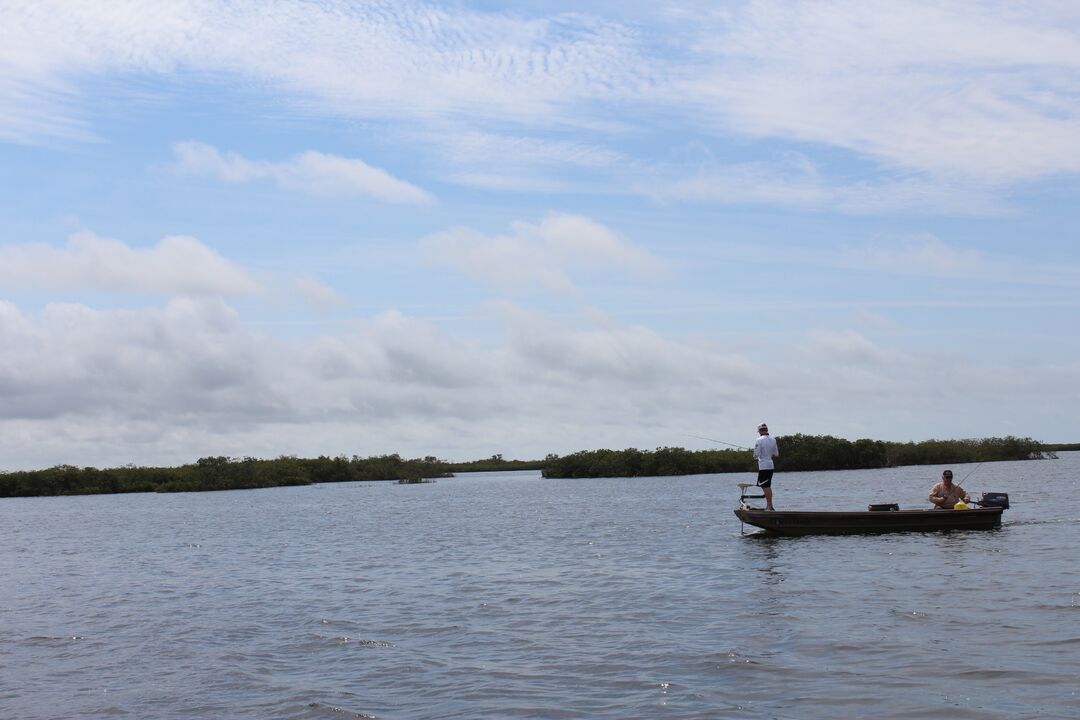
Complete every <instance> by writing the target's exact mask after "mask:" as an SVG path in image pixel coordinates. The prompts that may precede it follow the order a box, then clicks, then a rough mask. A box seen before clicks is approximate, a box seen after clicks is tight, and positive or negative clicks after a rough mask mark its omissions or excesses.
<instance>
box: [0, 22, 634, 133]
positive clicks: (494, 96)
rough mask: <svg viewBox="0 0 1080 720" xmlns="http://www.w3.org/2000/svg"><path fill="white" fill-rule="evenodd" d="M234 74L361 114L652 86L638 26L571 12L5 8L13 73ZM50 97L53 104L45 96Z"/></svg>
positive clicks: (522, 104) (501, 104) (513, 108)
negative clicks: (545, 14) (544, 14)
mask: <svg viewBox="0 0 1080 720" xmlns="http://www.w3.org/2000/svg"><path fill="white" fill-rule="evenodd" d="M181 71H193V72H197V73H208V74H220V73H226V74H230V75H233V76H236V77H240V78H245V79H247V78H254V79H256V80H257V81H259V82H264V83H272V84H273V85H275V86H276V87H277V88H279V89H282V90H285V91H287V92H289V93H291V94H293V96H294V98H304V99H307V100H308V101H309V102H310V101H313V102H314V103H316V104H318V105H320V106H322V107H323V108H325V109H327V110H330V111H332V112H337V113H345V114H348V115H351V116H354V117H403V116H404V117H410V118H425V117H431V116H432V115H440V114H459V113H464V114H469V115H475V116H483V117H488V118H492V119H507V118H510V119H515V120H518V121H521V120H525V119H526V118H533V119H535V120H536V121H544V120H550V119H551V118H553V117H560V116H563V117H566V118H572V117H574V113H573V112H569V108H570V107H571V106H572V105H573V104H575V103H580V102H582V101H594V100H596V99H599V98H619V97H632V96H634V95H636V94H639V93H640V92H642V91H643V90H645V89H647V87H648V86H649V85H650V84H651V83H652V78H653V73H652V71H651V68H650V63H649V62H647V60H646V59H645V58H643V57H642V56H640V55H639V53H638V48H637V47H636V41H635V33H634V31H633V30H631V29H629V28H628V27H627V26H625V25H623V24H620V23H614V22H607V21H604V20H601V19H597V18H595V17H587V16H585V15H578V14H566V15H559V16H555V17H549V18H537V19H529V18H525V17H522V16H519V15H516V14H515V15H509V14H507V15H500V14H495V13H480V12H473V11H468V10H462V9H460V8H459V9H456V10H451V9H444V8H440V7H437V6H433V5H431V4H428V3H423V2H408V1H405V0H403V1H401V2H371V3H362V4H355V3H354V4H341V3H322V4H320V3H301V2H278V3H273V4H267V3H263V2H256V1H254V0H248V1H246V2H245V1H244V0H241V1H240V2H235V3H230V4H228V5H221V4H219V3H213V2H199V1H197V0H189V1H187V2H173V1H172V0H168V1H166V0H158V1H157V2H154V1H143V2H133V1H131V0H129V1H128V2H115V3H109V4H108V5H101V4H93V3H90V4H72V3H64V2H48V1H46V0H42V1H41V2H36V3H34V4H33V5H32V6H23V7H12V8H9V9H7V10H6V11H2V12H0V72H3V74H5V75H9V76H13V77H15V78H17V79H20V81H23V80H26V81H27V84H25V85H24V86H23V87H24V88H26V89H27V90H28V91H29V89H30V88H32V87H33V85H32V84H30V83H29V80H30V79H33V80H35V81H37V82H38V83H39V84H40V83H41V81H47V82H46V84H45V86H46V87H48V86H49V85H50V84H51V85H60V84H61V83H62V82H64V81H65V80H69V79H73V78H78V77H86V76H88V75H96V74H105V73H158V74H164V73H176V72H181ZM39 99H40V100H41V102H42V103H45V102H47V101H48V98H47V97H45V96H44V95H43V96H41V97H40V98H39Z"/></svg>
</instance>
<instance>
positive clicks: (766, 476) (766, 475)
mask: <svg viewBox="0 0 1080 720" xmlns="http://www.w3.org/2000/svg"><path fill="white" fill-rule="evenodd" d="M772 474H773V471H772V470H758V471H757V484H758V487H772Z"/></svg>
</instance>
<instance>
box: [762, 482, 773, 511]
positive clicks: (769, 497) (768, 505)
mask: <svg viewBox="0 0 1080 720" xmlns="http://www.w3.org/2000/svg"><path fill="white" fill-rule="evenodd" d="M761 489H762V491H763V492H764V493H765V509H766V510H773V509H774V508H773V506H772V488H771V487H764V488H761Z"/></svg>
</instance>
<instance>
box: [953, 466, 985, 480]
mask: <svg viewBox="0 0 1080 720" xmlns="http://www.w3.org/2000/svg"><path fill="white" fill-rule="evenodd" d="M983 462H985V461H983ZM979 465H982V462H980V463H979ZM979 465H976V466H975V467H973V468H971V471H970V472H969V473H968V474H967V475H965V476H964V479H963V480H961V481H960V482H958V483H956V484H957V485H963V484H964V483H966V482H967V479H968V478H969V477H971V476H972V475H974V474H975V471H976V470H978V469H979Z"/></svg>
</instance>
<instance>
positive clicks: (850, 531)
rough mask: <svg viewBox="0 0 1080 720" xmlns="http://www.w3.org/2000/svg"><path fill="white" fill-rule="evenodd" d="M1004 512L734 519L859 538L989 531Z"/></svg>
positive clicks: (743, 511) (743, 514) (782, 531)
mask: <svg viewBox="0 0 1080 720" xmlns="http://www.w3.org/2000/svg"><path fill="white" fill-rule="evenodd" d="M1003 510H1004V508H1000V507H987V508H969V509H967V510H921V509H920V510H887V511H864V510H859V511H851V512H824V511H815V510H756V509H752V508H738V509H736V510H735V515H736V516H738V518H739V519H740V520H742V521H743V522H744V523H746V524H747V525H753V526H754V527H758V528H761V529H762V530H765V531H767V532H769V533H772V534H775V535H860V534H867V533H892V532H936V531H940V530H992V529H993V528H996V527H999V526H1000V525H1001V513H1002V512H1003Z"/></svg>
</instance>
